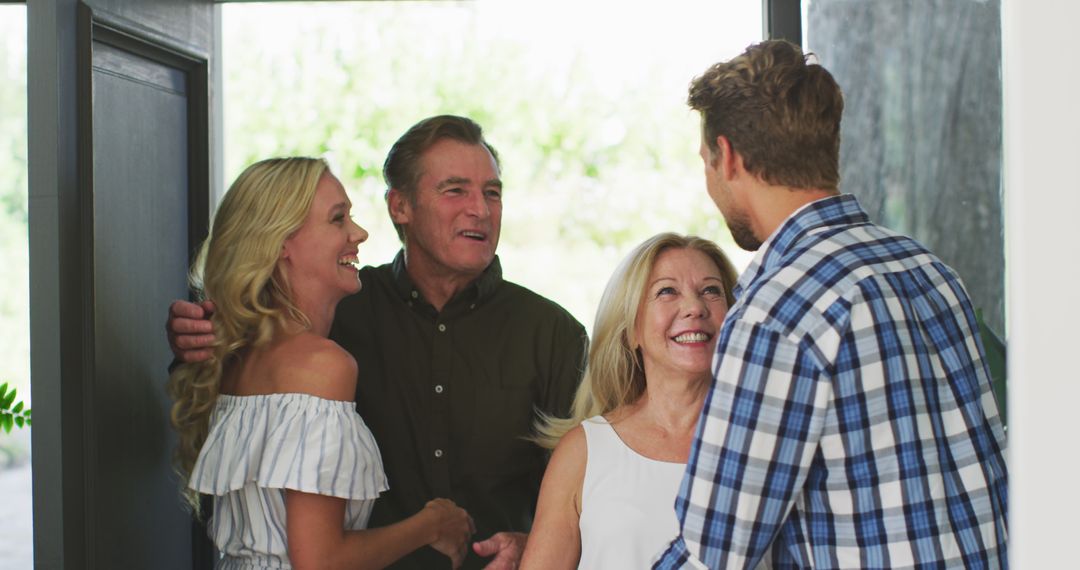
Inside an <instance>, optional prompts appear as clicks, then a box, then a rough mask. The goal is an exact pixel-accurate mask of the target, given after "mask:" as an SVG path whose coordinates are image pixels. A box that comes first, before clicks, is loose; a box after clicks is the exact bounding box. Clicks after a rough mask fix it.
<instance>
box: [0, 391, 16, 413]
mask: <svg viewBox="0 0 1080 570" xmlns="http://www.w3.org/2000/svg"><path fill="white" fill-rule="evenodd" d="M18 392H19V391H18V390H14V389H13V390H12V391H11V392H8V395H7V397H6V398H4V402H3V407H4V409H5V410H10V409H11V403H12V402H14V401H15V394H17V393H18Z"/></svg>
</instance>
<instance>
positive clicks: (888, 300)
mask: <svg viewBox="0 0 1080 570" xmlns="http://www.w3.org/2000/svg"><path fill="white" fill-rule="evenodd" d="M735 296H736V298H737V299H738V301H737V302H736V303H735V306H734V307H732V308H731V310H730V312H729V314H728V316H727V320H725V322H724V326H723V329H722V330H721V334H720V340H719V343H718V345H717V355H716V358H715V359H714V361H713V372H714V376H715V379H716V380H715V383H714V385H713V389H712V391H711V392H710V394H709V396H708V399H707V400H706V402H705V407H704V409H703V410H702V416H701V418H700V419H699V421H698V427H697V433H696V436H695V438H694V445H693V447H692V449H691V452H690V463H689V465H688V466H687V472H686V475H685V476H684V478H683V482H682V487H681V489H680V492H679V497H678V499H676V502H675V509H676V511H677V514H678V516H679V520H680V524H681V527H682V533H681V535H680V536H679V537H678V538H677V539H676V540H675V541H674V542H672V543H671V545H670V546H669V548H668V549H667V550H666V551H665V552H664V553H663V554H662V555H661V557H660V559H659V560H658V561H657V562H656V564H655V566H654V568H661V569H667V568H684V567H692V568H701V567H708V568H751V567H755V566H757V565H758V564H759V563H760V562H761V561H762V560H763V558H765V559H768V558H771V564H772V566H773V567H775V568H811V567H813V568H1004V567H1007V565H1008V561H1007V556H1006V555H1007V551H1006V539H1007V528H1006V521H1005V515H1006V502H1007V496H1006V495H1007V489H1006V470H1005V458H1004V456H1003V452H1004V449H1005V434H1004V431H1003V429H1002V425H1001V421H1000V419H999V417H998V411H997V406H996V405H995V401H994V395H993V392H992V390H991V385H990V375H989V372H988V370H987V367H986V363H985V359H984V356H983V355H984V352H983V349H982V344H981V341H980V340H979V337H978V336H977V334H976V331H977V330H978V328H977V326H976V322H975V314H974V312H973V310H972V308H971V302H970V301H969V300H968V296H967V293H966V292H965V291H964V288H963V285H961V283H960V280H959V278H958V277H957V276H956V274H955V273H954V272H953V271H952V270H951V269H950V268H949V267H947V266H946V265H944V264H943V263H942V262H941V260H939V259H938V258H937V257H935V256H934V255H933V254H931V253H930V252H928V251H927V250H926V249H925V248H923V247H922V246H921V245H919V244H918V243H917V242H915V241H914V240H912V239H910V238H908V237H904V236H901V235H898V234H895V233H893V232H891V231H889V230H886V229H884V228H881V227H880V226H876V225H874V224H872V223H871V222H870V220H869V218H868V217H867V215H866V213H865V212H863V210H862V209H861V208H860V207H859V205H858V202H857V201H856V200H855V198H854V197H852V196H850V195H841V196H833V197H829V198H825V199H822V200H818V201H816V202H813V203H811V204H808V205H807V206H805V207H803V208H802V209H800V210H799V211H798V212H796V213H795V214H793V215H792V216H791V217H789V218H788V219H787V220H786V221H785V222H784V223H783V224H782V225H781V226H780V228H778V229H777V231H776V232H775V233H774V234H773V235H772V236H771V237H770V238H769V241H768V242H766V244H765V245H764V246H763V247H762V250H761V251H760V252H759V253H758V255H757V256H756V257H755V259H754V262H753V263H752V264H751V266H750V268H749V269H747V271H746V272H745V273H744V274H743V276H742V278H740V279H739V284H738V286H737V287H736V289H735Z"/></svg>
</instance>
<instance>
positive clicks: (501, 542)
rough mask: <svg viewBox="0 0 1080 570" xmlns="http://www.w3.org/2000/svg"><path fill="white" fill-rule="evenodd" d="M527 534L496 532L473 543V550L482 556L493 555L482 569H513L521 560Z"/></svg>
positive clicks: (527, 537) (527, 538)
mask: <svg viewBox="0 0 1080 570" xmlns="http://www.w3.org/2000/svg"><path fill="white" fill-rule="evenodd" d="M528 540H529V535H527V534H525V533H523V532H497V533H495V534H493V535H491V538H488V539H487V540H483V541H480V542H474V543H473V545H472V546H473V552H475V553H477V554H479V555H480V557H482V558H487V557H489V556H494V557H495V558H493V559H492V560H491V562H489V563H488V565H487V566H484V570H514V569H515V568H517V567H518V563H519V562H521V553H522V552H525V543H526V542H527V541H528Z"/></svg>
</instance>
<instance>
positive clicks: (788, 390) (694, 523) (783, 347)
mask: <svg viewBox="0 0 1080 570" xmlns="http://www.w3.org/2000/svg"><path fill="white" fill-rule="evenodd" d="M720 346H721V347H722V352H721V353H720V354H719V355H718V357H717V359H716V360H715V363H714V374H715V377H716V383H715V384H714V387H713V390H712V392H711V393H710V395H709V398H708V400H707V401H706V403H705V406H704V409H703V411H702V416H701V418H700V419H699V420H698V428H697V434H696V437H695V440H694V447H693V449H692V450H691V456H690V463H689V466H688V470H687V474H686V476H685V478H684V479H683V483H682V488H681V490H680V493H679V498H678V499H677V500H676V512H677V514H678V516H679V520H680V522H681V526H682V535H681V536H680V537H679V538H678V539H677V540H675V541H674V542H673V543H672V544H671V546H670V547H669V548H668V550H667V551H665V552H664V554H663V555H662V556H661V557H660V559H659V561H657V563H656V565H655V566H654V568H665V569H666V568H700V567H705V566H707V567H709V568H753V567H755V566H756V565H757V564H758V563H759V562H760V560H761V559H762V558H763V557H764V556H765V554H766V552H767V551H768V549H769V546H770V543H771V542H772V540H773V537H774V536H775V535H776V532H777V530H778V529H779V527H780V525H781V524H782V523H783V521H784V520H785V518H786V517H787V514H788V512H789V511H790V509H791V507H792V504H793V502H794V500H795V498H796V497H797V496H798V494H799V491H800V489H801V487H802V485H803V482H804V481H805V479H806V476H807V473H808V471H809V468H810V464H811V462H812V461H813V460H814V454H815V450H816V447H817V441H818V439H819V438H820V437H821V432H822V426H823V424H824V416H825V413H826V411H827V409H828V406H829V401H830V399H831V398H832V389H831V384H830V383H829V382H828V381H827V380H822V378H821V368H820V365H819V363H820V359H819V358H817V356H816V347H810V346H803V345H800V344H797V343H796V342H794V341H793V340H792V339H790V338H788V337H786V336H785V335H783V334H781V333H779V332H777V331H775V330H771V329H770V328H769V327H768V326H766V325H764V324H762V323H760V322H750V321H746V320H741V319H740V320H736V321H735V322H733V323H730V326H726V327H725V329H724V332H723V335H722V337H721V339H720ZM720 363H723V366H720ZM702 564H704V566H702Z"/></svg>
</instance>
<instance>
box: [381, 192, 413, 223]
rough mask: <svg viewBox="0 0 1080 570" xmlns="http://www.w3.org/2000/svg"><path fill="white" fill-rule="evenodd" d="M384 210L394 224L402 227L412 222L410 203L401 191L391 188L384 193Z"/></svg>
mask: <svg viewBox="0 0 1080 570" xmlns="http://www.w3.org/2000/svg"><path fill="white" fill-rule="evenodd" d="M386 209H387V210H388V211H389V212H390V219H391V220H393V222H394V223H395V224H399V225H403V224H407V223H409V222H411V221H412V203H410V202H409V198H408V196H406V195H405V194H404V193H403V192H402V191H401V190H398V189H397V188H391V189H390V191H389V192H387V193H386Z"/></svg>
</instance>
